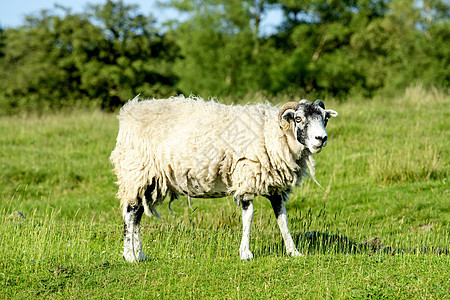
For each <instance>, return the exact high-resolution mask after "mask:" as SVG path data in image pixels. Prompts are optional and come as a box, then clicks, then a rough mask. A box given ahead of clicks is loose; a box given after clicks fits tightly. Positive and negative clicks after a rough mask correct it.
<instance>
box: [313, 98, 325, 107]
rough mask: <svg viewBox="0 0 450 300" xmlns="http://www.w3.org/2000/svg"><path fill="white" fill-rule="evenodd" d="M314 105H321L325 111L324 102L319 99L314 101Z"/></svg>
mask: <svg viewBox="0 0 450 300" xmlns="http://www.w3.org/2000/svg"><path fill="white" fill-rule="evenodd" d="M314 104H316V105H319V106H320V107H322V109H325V104H324V103H323V101H322V100H319V99H317V100H316V101H314Z"/></svg>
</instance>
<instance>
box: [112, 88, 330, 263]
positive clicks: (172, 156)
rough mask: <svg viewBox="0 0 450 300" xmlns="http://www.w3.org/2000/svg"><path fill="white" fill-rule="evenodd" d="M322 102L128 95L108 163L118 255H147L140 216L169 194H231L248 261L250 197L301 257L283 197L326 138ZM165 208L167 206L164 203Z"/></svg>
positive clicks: (142, 257)
mask: <svg viewBox="0 0 450 300" xmlns="http://www.w3.org/2000/svg"><path fill="white" fill-rule="evenodd" d="M337 115H338V114H337V112H335V111H334V110H325V106H324V104H323V102H322V101H320V100H317V101H316V102H314V103H309V102H308V101H307V100H301V101H300V102H288V103H286V104H285V105H283V106H282V107H281V109H280V108H277V107H271V106H270V105H269V104H257V105H245V106H241V105H236V106H227V105H223V104H220V103H217V102H215V101H204V100H203V99H201V98H195V97H189V98H185V97H184V96H178V97H171V98H169V99H159V100H156V99H153V100H143V101H139V99H138V97H136V98H134V99H133V100H131V101H129V102H128V103H127V104H125V105H124V106H123V108H122V109H121V110H120V114H119V116H118V119H119V133H118V137H117V144H116V147H115V149H114V150H113V151H112V153H111V158H110V159H111V162H112V164H113V165H114V171H115V173H116V175H117V178H118V181H117V184H118V186H119V191H118V194H117V196H118V198H120V200H121V205H122V208H123V219H124V250H123V256H124V259H125V260H127V261H129V262H135V261H141V260H145V259H147V257H146V256H145V254H144V253H143V251H142V242H141V237H140V226H139V224H140V220H141V217H142V214H143V213H144V212H145V213H146V214H147V215H149V216H151V215H155V216H158V213H157V212H156V210H155V206H156V205H158V204H160V203H161V202H162V201H163V200H164V198H165V197H166V196H167V195H168V196H169V197H170V202H172V201H173V200H174V199H176V198H178V196H179V195H184V196H187V197H188V198H189V197H202V198H219V197H224V196H228V195H232V196H233V197H234V199H235V201H236V202H237V203H238V204H240V205H241V206H242V222H243V236H242V242H241V245H240V248H239V254H240V257H241V259H243V260H249V259H252V258H253V254H252V253H251V251H250V248H249V235H250V227H251V223H252V218H253V199H254V197H255V196H257V195H262V196H264V197H266V198H268V199H269V200H270V202H271V204H272V208H273V210H274V212H275V216H276V219H277V222H278V225H279V227H280V230H281V234H282V236H283V240H284V243H285V246H286V251H287V253H288V254H290V255H292V256H300V255H301V254H300V253H299V252H298V251H297V249H296V247H295V244H294V242H293V240H292V237H291V234H290V233H289V228H288V221H287V215H286V209H285V206H284V202H285V201H287V200H288V195H289V194H290V193H291V192H292V188H291V187H292V186H294V185H297V184H299V183H300V182H301V180H302V176H304V175H306V176H307V175H308V171H309V175H311V177H313V179H314V180H315V178H314V166H315V161H314V159H313V158H312V154H315V153H318V152H320V151H321V150H322V147H325V146H326V144H327V138H328V134H327V132H326V130H325V126H326V123H327V121H328V119H329V118H331V117H336V116H337ZM169 208H170V205H169Z"/></svg>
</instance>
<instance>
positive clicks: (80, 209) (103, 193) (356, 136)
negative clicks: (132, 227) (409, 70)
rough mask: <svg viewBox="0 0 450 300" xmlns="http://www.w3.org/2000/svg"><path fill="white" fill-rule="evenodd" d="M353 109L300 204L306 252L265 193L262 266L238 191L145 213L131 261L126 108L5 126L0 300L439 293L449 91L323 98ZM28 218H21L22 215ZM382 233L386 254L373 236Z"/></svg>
mask: <svg viewBox="0 0 450 300" xmlns="http://www.w3.org/2000/svg"><path fill="white" fill-rule="evenodd" d="M325 102H326V105H327V107H330V108H333V109H335V110H337V111H338V112H339V117H338V118H336V119H333V120H331V121H330V123H329V125H328V128H327V129H328V133H329V143H328V146H327V147H326V148H325V149H324V151H322V153H320V154H318V155H317V156H316V162H317V166H316V176H317V179H318V181H319V182H320V183H321V184H322V185H323V186H324V187H325V189H326V192H324V191H322V190H321V189H320V188H319V187H317V186H316V185H315V184H314V183H313V182H312V181H306V182H305V184H303V185H302V186H301V187H299V188H296V189H295V195H293V196H292V198H291V200H290V202H289V204H288V205H287V210H288V216H289V220H290V228H291V232H292V234H293V237H294V239H295V240H296V242H297V245H298V248H299V250H300V251H301V252H303V253H305V254H307V255H306V256H305V257H302V258H295V259H294V258H291V257H288V256H286V255H285V250H284V245H283V242H282V239H281V235H280V233H279V230H278V228H277V224H276V222H275V218H274V217H273V213H272V211H271V209H270V204H269V201H267V200H266V199H265V198H263V197H258V198H257V199H256V200H255V216H254V222H253V227H252V236H251V242H250V246H251V248H252V250H253V254H254V255H255V259H254V260H253V261H251V262H241V261H240V260H239V255H238V248H239V243H240V238H241V221H240V208H238V207H236V205H235V204H234V202H233V200H232V199H231V198H224V199H214V200H208V199H203V200H197V199H195V200H193V206H194V207H197V209H196V210H195V211H192V210H191V209H190V208H189V207H188V204H187V200H186V199H185V198H182V199H181V200H180V201H177V202H174V203H173V204H172V208H174V210H175V214H174V215H171V214H170V212H169V210H168V208H167V203H165V204H164V205H163V206H162V207H160V208H159V212H160V214H161V215H162V219H161V220H157V219H154V218H153V219H150V218H145V219H144V220H143V228H142V234H143V244H144V249H145V251H146V254H147V256H148V257H149V258H150V260H149V261H148V262H145V263H141V264H127V263H125V262H123V260H122V257H121V247H122V240H121V238H122V230H123V229H122V228H123V227H122V220H121V213H120V210H119V207H118V206H119V201H118V200H117V199H115V198H114V195H115V192H116V186H115V185H114V180H115V178H114V175H113V173H112V172H111V166H110V164H109V161H108V156H109V153H110V152H111V150H112V149H113V147H114V143H115V137H116V134H117V129H118V122H117V120H116V119H115V117H114V115H111V114H105V113H100V112H73V113H70V114H63V113H59V114H55V115H47V116H40V117H39V116H28V117H3V118H1V119H0V132H1V134H0V155H1V156H0V157H1V164H0V197H1V202H0V222H1V227H0V297H1V298H25V297H33V298H34V297H42V298H47V297H54V298H67V297H73V298H82V297H93V298H114V299H118V298H125V299H133V298H136V299H139V298H143V297H161V298H171V299H173V298H175V297H180V298H196V299H197V298H199V297H212V298H220V299H222V298H233V299H235V298H250V297H256V298H281V297H284V298H292V299H297V298H317V297H320V298H358V299H359V298H377V299H378V298H389V299H392V298H403V299H409V298H421V297H422V298H426V299H444V298H445V297H448V295H447V294H448V290H449V289H450V283H449V279H448V278H450V271H449V268H448V265H449V256H448V248H449V240H450V239H449V229H450V226H449V221H450V212H449V208H450V205H449V200H448V199H449V198H450V195H449V183H448V175H449V174H448V173H449V162H450V153H449V148H450V147H449V146H450V142H449V138H450V134H449V133H450V123H449V122H448V120H449V118H450V98H449V96H447V95H443V94H441V93H439V92H437V91H430V92H424V91H423V90H422V89H420V88H416V89H410V90H408V91H407V93H406V94H405V95H404V96H402V97H399V98H397V99H376V100H373V101H358V100H354V99H349V100H348V101H347V102H346V103H338V102H333V101H325ZM15 211H20V212H21V213H23V215H24V216H25V218H21V217H20V216H19V215H18V214H17V213H16V214H13V212H15ZM375 237H377V238H379V239H380V240H381V243H382V244H383V245H384V246H387V247H385V248H384V250H383V251H378V252H374V251H372V250H371V249H370V247H365V246H364V245H363V244H361V243H363V242H364V241H367V240H369V239H372V238H375Z"/></svg>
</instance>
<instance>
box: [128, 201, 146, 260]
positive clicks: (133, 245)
mask: <svg viewBox="0 0 450 300" xmlns="http://www.w3.org/2000/svg"><path fill="white" fill-rule="evenodd" d="M143 212H144V207H143V206H142V204H141V202H140V203H139V205H137V206H131V205H128V204H127V205H125V207H124V209H123V243H124V246H123V258H124V259H125V260H126V261H128V262H136V261H142V260H147V256H145V254H144V252H143V251H142V241H141V228H140V222H141V218H142V214H143Z"/></svg>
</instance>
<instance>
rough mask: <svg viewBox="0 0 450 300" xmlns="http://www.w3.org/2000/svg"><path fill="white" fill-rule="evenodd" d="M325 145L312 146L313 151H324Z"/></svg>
mask: <svg viewBox="0 0 450 300" xmlns="http://www.w3.org/2000/svg"><path fill="white" fill-rule="evenodd" d="M322 148H323V146H312V149H311V150H312V151H311V152H312V153H319V152H320V151H322Z"/></svg>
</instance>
